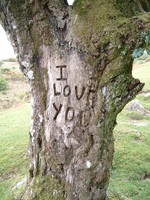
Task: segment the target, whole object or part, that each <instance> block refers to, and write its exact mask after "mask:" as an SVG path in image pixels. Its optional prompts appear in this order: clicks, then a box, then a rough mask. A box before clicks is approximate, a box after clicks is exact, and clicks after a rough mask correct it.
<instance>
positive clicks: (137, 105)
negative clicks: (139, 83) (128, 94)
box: [126, 99, 150, 115]
mask: <svg viewBox="0 0 150 200" xmlns="http://www.w3.org/2000/svg"><path fill="white" fill-rule="evenodd" d="M126 111H127V112H130V111H134V112H137V113H139V114H146V115H149V114H150V111H148V110H146V109H145V108H144V106H143V105H142V104H141V102H140V101H139V100H137V99H135V100H133V101H132V103H131V104H130V105H129V106H128V107H127V108H126Z"/></svg>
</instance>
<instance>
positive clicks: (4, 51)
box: [0, 0, 74, 60]
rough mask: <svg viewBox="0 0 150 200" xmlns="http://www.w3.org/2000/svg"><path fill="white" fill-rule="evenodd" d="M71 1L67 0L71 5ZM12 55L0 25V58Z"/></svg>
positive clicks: (12, 52) (10, 47)
mask: <svg viewBox="0 0 150 200" xmlns="http://www.w3.org/2000/svg"><path fill="white" fill-rule="evenodd" d="M73 2H74V0H68V3H69V4H70V5H72V4H73ZM13 57H15V55H14V51H13V48H12V46H11V44H10V42H9V41H8V39H7V36H6V34H5V31H4V30H3V28H2V27H1V25H0V60H2V59H6V58H13Z"/></svg>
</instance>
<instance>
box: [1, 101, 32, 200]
mask: <svg viewBox="0 0 150 200" xmlns="http://www.w3.org/2000/svg"><path fill="white" fill-rule="evenodd" d="M29 121H30V105H29V104H24V105H22V106H21V107H17V108H11V109H9V110H7V111H2V112H0V200H5V199H9V195H10V194H11V189H12V188H13V187H14V186H15V185H16V184H17V183H18V182H19V181H21V180H22V179H23V178H25V177H26V176H27V171H28V167H29V160H28V151H27V150H28V132H29Z"/></svg>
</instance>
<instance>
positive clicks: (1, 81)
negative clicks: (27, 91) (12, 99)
mask: <svg viewBox="0 0 150 200" xmlns="http://www.w3.org/2000/svg"><path fill="white" fill-rule="evenodd" d="M7 89H8V83H7V82H6V81H5V80H4V79H3V78H0V91H4V90H7Z"/></svg>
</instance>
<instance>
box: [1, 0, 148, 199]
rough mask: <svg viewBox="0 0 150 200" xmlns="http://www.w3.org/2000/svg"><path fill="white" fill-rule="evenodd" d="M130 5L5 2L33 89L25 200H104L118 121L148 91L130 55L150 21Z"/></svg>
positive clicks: (100, 0)
mask: <svg viewBox="0 0 150 200" xmlns="http://www.w3.org/2000/svg"><path fill="white" fill-rule="evenodd" d="M124 2H125V1H118V2H117V3H116V1H115V0H95V1H92V0H87V1H81V0H76V2H75V4H74V6H73V7H68V6H67V5H66V4H65V3H64V1H63V0H53V1H51V0H50V1H48V0H13V1H11V0H1V2H0V12H1V15H0V19H1V22H2V24H3V27H4V28H5V30H6V32H7V33H8V35H9V37H10V40H11V42H12V45H13V47H14V49H15V51H16V52H17V55H18V60H19V62H20V66H21V69H22V71H23V73H24V74H25V76H26V77H27V78H28V81H29V83H30V86H31V95H32V98H31V105H32V117H31V130H30V145H29V155H30V170H29V172H30V179H29V184H28V189H27V191H26V193H25V196H24V199H44V200H46V199H49V200H52V199H53V200H55V199H59V200H60V199H61V200H63V199H67V200H103V199H106V197H107V187H108V182H109V177H110V171H111V165H112V160H113V151H114V138H113V129H114V126H115V124H116V116H117V114H118V113H119V112H120V111H121V110H122V109H123V107H124V106H125V105H126V103H128V102H129V101H130V100H131V99H133V98H134V97H135V95H136V94H137V93H138V92H139V91H140V90H141V89H142V87H143V84H142V83H140V82H139V80H135V79H133V77H132V64H133V58H132V56H131V54H132V52H133V50H134V49H135V48H139V47H141V46H143V45H144V38H145V36H146V34H147V33H148V30H149V28H150V14H149V13H146V14H139V15H137V16H134V14H135V13H134V11H135V10H138V6H137V4H136V2H134V1H129V2H128V4H127V3H124ZM142 2H143V1H142ZM146 2H147V1H146ZM131 5H132V6H131ZM123 7H124V10H123V9H122V8H123ZM138 11H139V10H138Z"/></svg>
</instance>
